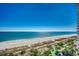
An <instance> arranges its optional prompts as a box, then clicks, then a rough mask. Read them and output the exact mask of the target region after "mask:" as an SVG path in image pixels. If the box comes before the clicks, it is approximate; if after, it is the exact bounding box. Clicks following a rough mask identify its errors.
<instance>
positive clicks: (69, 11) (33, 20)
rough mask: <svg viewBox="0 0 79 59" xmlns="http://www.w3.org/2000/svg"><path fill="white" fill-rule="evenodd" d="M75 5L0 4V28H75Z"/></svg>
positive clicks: (61, 29)
mask: <svg viewBox="0 0 79 59" xmlns="http://www.w3.org/2000/svg"><path fill="white" fill-rule="evenodd" d="M76 19H77V15H76V5H75V4H73V3H72V4H68V3H67V4H65V3H63V4H61V3H60V4H58V3H51V4H49V3H41V4H39V3H31V4H30V3H25V4H20V3H19V4H18V3H16V4H0V30H35V31H36V30H44V31H45V30H52V31H54V30H57V31H63V30H64V31H75V30H76Z"/></svg>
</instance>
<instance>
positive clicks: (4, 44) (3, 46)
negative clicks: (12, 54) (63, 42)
mask: <svg viewBox="0 0 79 59" xmlns="http://www.w3.org/2000/svg"><path fill="white" fill-rule="evenodd" d="M73 36H77V34H69V35H60V36H51V37H43V38H31V39H29V40H28V39H19V40H11V41H4V42H0V50H3V49H10V48H14V47H20V46H25V45H27V46H31V45H33V44H35V43H41V42H44V41H48V40H52V41H54V40H56V39H61V38H68V37H73Z"/></svg>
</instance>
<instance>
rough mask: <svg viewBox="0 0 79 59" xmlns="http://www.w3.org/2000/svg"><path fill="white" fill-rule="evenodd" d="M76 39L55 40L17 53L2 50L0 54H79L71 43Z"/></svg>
mask: <svg viewBox="0 0 79 59" xmlns="http://www.w3.org/2000/svg"><path fill="white" fill-rule="evenodd" d="M75 41H76V39H74V38H69V39H67V40H62V41H56V42H55V44H54V43H53V44H50V45H49V44H47V43H46V45H47V46H45V47H44V46H43V45H42V46H43V48H40V49H41V50H40V49H38V48H37V49H35V48H36V47H32V49H29V50H28V51H26V50H27V49H23V50H19V52H18V53H16V52H17V51H15V52H7V51H3V52H2V54H1V53H0V55H4V56H19V55H30V56H77V55H79V50H78V49H76V48H75V47H74V46H73V45H74V42H75Z"/></svg>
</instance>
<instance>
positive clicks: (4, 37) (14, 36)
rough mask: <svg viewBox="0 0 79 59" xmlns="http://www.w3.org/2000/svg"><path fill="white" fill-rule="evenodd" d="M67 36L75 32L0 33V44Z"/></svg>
mask: <svg viewBox="0 0 79 59" xmlns="http://www.w3.org/2000/svg"><path fill="white" fill-rule="evenodd" d="M68 34H76V32H0V42H2V41H10V40H19V39H29V38H38V37H39V38H40V37H50V36H59V35H68Z"/></svg>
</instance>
